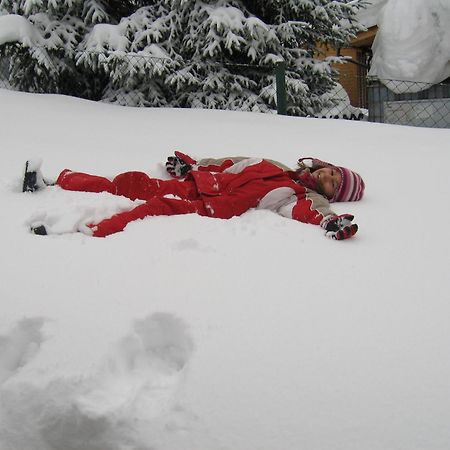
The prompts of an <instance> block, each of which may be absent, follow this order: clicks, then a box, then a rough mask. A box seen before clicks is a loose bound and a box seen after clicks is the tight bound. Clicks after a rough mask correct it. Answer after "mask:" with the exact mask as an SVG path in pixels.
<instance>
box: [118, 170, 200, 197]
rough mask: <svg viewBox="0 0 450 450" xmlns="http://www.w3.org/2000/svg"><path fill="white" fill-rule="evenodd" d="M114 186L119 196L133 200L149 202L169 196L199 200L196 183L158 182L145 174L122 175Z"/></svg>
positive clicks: (128, 173)
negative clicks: (154, 198)
mask: <svg viewBox="0 0 450 450" xmlns="http://www.w3.org/2000/svg"><path fill="white" fill-rule="evenodd" d="M113 184H114V186H115V187H116V193H117V195H123V196H125V197H127V198H130V199H131V200H135V199H140V200H149V199H151V198H153V197H163V196H164V195H168V194H172V195H176V196H177V197H180V198H182V199H186V200H194V199H197V198H198V193H197V189H196V187H195V183H194V182H193V181H191V180H185V181H178V180H158V179H156V178H150V177H149V176H148V175H147V174H145V173H143V172H126V173H121V174H120V175H117V176H116V177H115V178H114V180H113Z"/></svg>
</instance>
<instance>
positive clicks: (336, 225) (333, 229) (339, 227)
mask: <svg viewBox="0 0 450 450" xmlns="http://www.w3.org/2000/svg"><path fill="white" fill-rule="evenodd" d="M353 219H354V216H352V215H351V214H342V215H340V216H336V215H333V216H328V217H325V219H324V220H323V222H322V223H321V224H320V225H321V227H322V228H324V229H325V230H326V232H325V236H327V237H329V238H331V239H336V240H337V241H342V240H343V239H349V238H351V237H352V236H353V235H355V234H356V232H357V231H358V225H356V223H352V220H353Z"/></svg>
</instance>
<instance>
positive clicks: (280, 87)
mask: <svg viewBox="0 0 450 450" xmlns="http://www.w3.org/2000/svg"><path fill="white" fill-rule="evenodd" d="M275 80H276V86H277V113H278V114H283V115H286V114H287V112H286V111H287V102H286V63H285V62H284V61H278V62H277V63H276V64H275Z"/></svg>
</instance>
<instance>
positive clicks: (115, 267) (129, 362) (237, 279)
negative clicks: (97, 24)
mask: <svg viewBox="0 0 450 450" xmlns="http://www.w3.org/2000/svg"><path fill="white" fill-rule="evenodd" d="M449 141H450V130H444V129H441V130H438V129H424V128H409V127H400V126H392V125H383V124H372V123H366V122H349V121H339V120H320V119H300V118H292V117H280V116H272V115H262V114H251V113H238V112H223V111H204V110H181V109H179V110H171V109H132V108H121V107H115V106H111V105H106V104H95V103H91V102H87V101H83V100H78V99H72V98H65V97H58V96H48V95H41V96H39V95H32V94H23V93H17V92H9V91H5V90H0V143H1V164H0V174H1V176H0V202H1V205H2V221H1V222H2V227H1V229H2V232H1V235H0V248H1V253H2V255H1V266H0V273H1V283H0V299H1V312H2V313H1V315H0V448H1V449H2V450H24V449H26V450H72V449H77V450H80V449H83V450H105V449H108V450H123V449H133V450H138V449H139V450H145V449H146V450H149V449H152V450H175V449H176V450H219V449H220V450H228V449H229V450H274V449H282V450H284V449H285V450H290V449H308V450H324V449H327V450H328V449H333V450H378V449H379V450H424V449H427V450H438V449H439V450H444V449H445V450H447V449H448V448H449V445H450V427H449V423H450V326H449V319H448V318H449V316H450V293H449V287H450V282H449V278H448V268H449V267H450V243H449V240H448V230H447V228H446V227H447V225H448V223H449V219H450V214H449V212H448V208H447V204H448V194H449V192H450V177H449V174H448V173H449V167H450V153H449V151H448V142H449ZM175 149H180V150H182V151H184V152H187V153H190V154H193V155H194V156H209V155H213V156H224V155H230V154H247V155H250V156H253V155H254V156H266V157H272V158H275V159H278V160H281V161H283V162H285V163H286V164H290V165H292V164H294V163H295V161H296V160H297V158H298V157H299V156H311V155H313V156H317V157H320V158H322V159H326V160H331V161H333V162H336V163H338V164H342V165H347V166H349V167H351V168H354V169H355V170H357V171H359V172H360V173H361V174H362V175H363V176H364V178H365V181H366V186H367V187H366V197H365V198H364V200H363V201H361V202H359V203H353V204H337V205H336V207H335V209H336V212H338V213H344V212H350V213H354V214H355V217H356V221H357V223H358V224H359V225H360V232H359V233H358V234H357V235H356V236H355V238H354V239H351V240H349V241H344V242H335V241H331V240H328V239H326V238H325V237H324V236H323V232H322V230H321V229H320V228H319V227H315V226H312V225H305V224H301V223H296V222H294V221H290V220H288V219H285V218H282V217H280V216H277V215H276V214H274V213H271V212H268V211H249V212H248V213H246V214H245V215H243V216H242V217H237V218H233V219H231V220H218V219H210V218H205V217H199V216H195V215H188V216H179V217H157V218H148V219H146V220H143V221H139V222H136V223H132V224H131V225H129V226H128V227H127V228H126V230H125V231H124V232H122V233H119V234H116V235H113V236H110V237H108V238H106V239H96V238H90V237H87V236H85V235H83V234H81V233H69V234H60V235H53V236H47V237H41V236H35V235H32V234H30V233H29V232H28V226H29V223H30V222H31V221H32V220H34V219H35V218H36V217H39V218H43V217H45V218H46V220H48V221H51V222H52V225H53V226H54V227H56V228H57V229H58V230H59V231H60V232H64V231H69V230H70V229H71V227H73V226H74V225H73V224H74V223H76V222H77V221H78V220H80V219H83V218H84V220H87V218H89V217H94V216H96V217H99V216H102V215H108V214H109V213H111V212H113V211H116V210H120V209H122V208H127V207H129V202H128V201H127V200H124V199H121V198H115V197H113V196H111V195H109V194H108V195H107V194H101V195H100V194H86V193H75V192H64V191H62V190H61V189H59V188H57V187H52V188H48V189H46V190H44V191H41V192H37V193H34V194H23V193H21V192H20V183H21V172H22V170H23V165H24V162H25V160H26V159H27V158H29V157H30V156H34V155H37V156H40V157H42V158H43V160H44V164H43V171H44V174H45V175H46V176H48V177H54V176H56V175H57V174H58V173H59V171H60V170H62V169H64V168H66V167H68V168H72V169H75V170H80V171H87V172H92V173H98V174H102V175H106V176H113V175H114V174H116V173H117V172H120V171H125V170H130V169H136V170H144V171H147V172H149V173H151V174H153V175H155V176H159V177H163V176H165V174H164V170H163V165H162V162H164V161H165V158H166V157H167V156H168V155H169V154H171V153H172V152H173V150H175Z"/></svg>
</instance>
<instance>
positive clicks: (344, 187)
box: [298, 158, 365, 203]
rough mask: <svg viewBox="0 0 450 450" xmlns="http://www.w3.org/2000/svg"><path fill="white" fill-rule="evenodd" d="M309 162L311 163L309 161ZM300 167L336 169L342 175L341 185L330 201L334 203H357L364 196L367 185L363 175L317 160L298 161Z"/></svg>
mask: <svg viewBox="0 0 450 450" xmlns="http://www.w3.org/2000/svg"><path fill="white" fill-rule="evenodd" d="M307 160H309V161H307ZM298 163H299V165H300V166H302V165H303V166H305V167H310V168H311V169H320V168H323V167H334V168H335V169H337V170H339V172H340V174H341V184H340V185H339V187H338V188H337V189H336V192H335V193H334V195H333V197H332V198H331V199H330V203H332V202H355V201H357V200H361V198H362V196H363V194H364V188H365V184H364V181H363V179H362V178H361V175H359V174H358V173H356V172H353V171H352V170H350V169H346V168H345V167H340V166H335V165H334V164H330V163H327V162H325V161H322V160H320V159H317V158H300V159H299V160H298Z"/></svg>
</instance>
